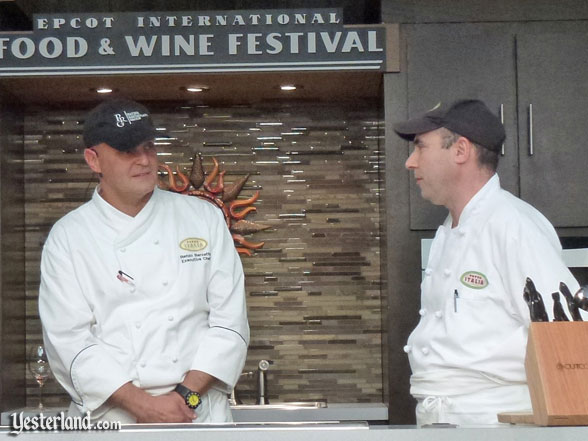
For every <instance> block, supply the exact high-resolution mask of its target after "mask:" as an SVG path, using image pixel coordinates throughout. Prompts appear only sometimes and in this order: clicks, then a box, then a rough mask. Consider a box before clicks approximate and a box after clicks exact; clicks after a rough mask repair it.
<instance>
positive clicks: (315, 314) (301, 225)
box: [25, 101, 384, 404]
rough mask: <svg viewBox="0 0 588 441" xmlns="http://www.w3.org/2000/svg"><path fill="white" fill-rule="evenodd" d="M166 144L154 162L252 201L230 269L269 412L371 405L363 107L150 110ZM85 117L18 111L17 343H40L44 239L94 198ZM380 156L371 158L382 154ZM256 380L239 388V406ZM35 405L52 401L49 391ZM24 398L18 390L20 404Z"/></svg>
mask: <svg viewBox="0 0 588 441" xmlns="http://www.w3.org/2000/svg"><path fill="white" fill-rule="evenodd" d="M150 107H151V109H152V110H153V112H154V119H155V121H156V123H157V125H158V126H160V127H165V128H166V129H167V132H168V134H169V135H171V136H172V138H171V139H170V140H169V143H170V144H169V145H162V150H163V151H164V153H166V154H164V155H161V156H160V160H161V161H162V162H168V163H169V164H170V165H172V164H173V166H174V168H175V166H176V165H179V166H180V167H181V169H182V170H184V171H186V172H189V170H190V167H191V164H192V158H193V155H194V153H195V152H201V153H202V155H203V158H204V166H205V169H206V170H207V171H210V170H211V169H212V157H215V158H217V159H218V161H219V162H220V164H221V169H222V170H226V172H227V173H226V175H225V182H226V183H228V184H230V183H232V182H233V181H234V180H235V179H237V178H239V177H241V176H243V175H245V174H247V173H251V177H250V178H249V180H248V181H247V184H246V185H245V187H244V189H243V191H242V192H241V197H242V198H246V197H249V196H251V195H253V194H254V192H255V191H256V190H259V191H260V197H259V199H258V201H257V202H256V203H255V204H254V206H255V207H256V208H257V211H256V212H255V213H251V214H250V215H249V216H248V217H247V219H248V220H251V221H254V222H256V223H260V224H264V225H267V226H269V227H270V228H269V229H267V230H265V231H261V232H258V233H255V234H252V235H250V236H247V239H248V240H250V241H253V242H259V241H263V242H265V245H264V247H263V248H261V249H259V250H257V252H256V253H255V255H254V256H252V257H243V258H242V261H243V266H244V269H245V274H246V289H247V303H248V311H249V320H250V326H251V345H250V348H249V354H248V358H247V363H246V366H245V372H248V371H255V370H256V369H257V364H258V362H259V360H261V359H268V360H271V361H272V362H273V364H272V365H271V367H270V369H269V373H268V393H269V398H270V401H273V402H277V401H301V400H327V401H328V402H381V401H382V395H383V387H382V384H383V379H382V345H381V343H382V338H383V330H382V298H381V296H382V287H383V283H384V281H383V277H382V272H381V265H382V264H383V262H381V255H380V250H381V248H382V246H383V244H382V242H383V239H382V238H381V234H380V223H381V219H380V216H381V213H382V206H381V203H380V200H381V197H382V195H381V191H382V189H383V188H384V184H383V182H382V181H381V179H382V176H383V173H380V166H381V164H383V157H382V155H383V152H382V151H381V147H382V146H383V122H382V121H381V120H380V118H379V112H378V110H379V109H378V107H379V103H378V102H376V101H369V102H353V103H331V104H311V103H285V104H284V103H282V104H274V103H270V104H262V105H256V106H239V107H226V108H219V107H216V108H212V107H199V106H196V105H183V104H182V105H178V104H174V105H165V106H163V105H161V104H154V105H151V106H150ZM84 114H85V112H79V111H55V110H53V111H46V110H39V111H31V112H29V113H28V116H27V118H26V120H25V133H26V136H25V177H26V193H25V194H26V204H25V209H26V224H27V225H26V261H27V339H28V342H29V344H33V343H35V342H37V341H39V340H40V324H39V320H38V315H37V309H36V308H37V302H36V299H37V293H38V285H39V270H38V267H39V258H40V251H41V246H42V243H43V241H44V240H45V238H46V235H47V233H48V231H49V228H50V227H51V225H52V224H53V222H55V220H57V219H58V218H59V217H61V216H62V215H63V214H65V213H66V212H67V211H69V210H71V209H72V208H75V207H77V206H78V205H80V204H81V203H83V202H84V201H86V200H87V199H88V198H89V197H90V195H91V192H92V190H93V188H94V186H95V182H96V181H95V179H94V177H93V176H92V175H91V173H90V172H89V171H88V169H87V167H86V165H85V163H84V161H83V156H82V150H83V149H82V142H81V138H80V136H81V125H80V122H81V121H82V120H83V116H84ZM382 148H383V147H382ZM255 383H256V382H255V378H254V377H249V378H248V377H245V378H243V379H242V380H241V382H240V384H239V387H238V391H239V392H240V396H241V398H242V400H243V401H244V402H246V403H247V402H254V400H255ZM47 392H48V398H47V399H48V403H49V404H56V403H59V402H64V401H65V400H66V397H64V395H63V394H62V392H61V390H60V388H59V387H58V386H57V385H56V384H55V381H52V382H50V383H49V384H48V385H47ZM35 393H36V391H35V389H34V383H33V381H32V379H30V381H29V388H28V395H29V404H35V402H36V395H35Z"/></svg>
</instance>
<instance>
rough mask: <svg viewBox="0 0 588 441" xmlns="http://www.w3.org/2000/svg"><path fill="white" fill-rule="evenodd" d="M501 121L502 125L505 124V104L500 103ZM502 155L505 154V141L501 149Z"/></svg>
mask: <svg viewBox="0 0 588 441" xmlns="http://www.w3.org/2000/svg"><path fill="white" fill-rule="evenodd" d="M500 122H501V123H502V126H504V104H501V105H500ZM500 155H501V156H504V143H502V148H501V149H500Z"/></svg>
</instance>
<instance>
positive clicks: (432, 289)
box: [394, 100, 579, 425]
mask: <svg viewBox="0 0 588 441" xmlns="http://www.w3.org/2000/svg"><path fill="white" fill-rule="evenodd" d="M394 130H395V131H396V133H397V134H398V135H399V136H401V137H402V138H404V139H406V140H408V141H411V142H412V143H413V144H414V150H413V151H412V153H411V154H410V156H409V158H408V159H407V161H406V164H405V166H406V168H407V169H408V170H410V171H411V172H412V173H413V174H414V178H415V179H416V183H417V185H418V186H419V188H420V190H421V194H422V196H423V198H425V199H427V200H429V201H431V202H432V203H433V204H435V205H443V206H444V207H446V208H447V209H448V210H449V215H448V216H447V219H446V220H445V222H444V223H443V225H441V226H440V227H439V229H438V230H437V233H436V235H435V239H434V241H433V243H432V245H431V249H430V253H429V259H428V263H427V266H426V269H425V271H424V277H423V281H422V284H421V309H420V311H419V314H420V316H421V317H420V321H419V323H418V325H417V327H416V328H415V329H414V331H413V332H412V334H411V335H410V337H409V339H408V343H407V345H406V346H405V348H404V350H405V352H407V354H408V357H409V361H410V365H411V369H412V376H411V393H412V395H413V396H414V397H415V398H416V399H417V407H416V417H417V423H418V424H420V425H422V424H431V423H453V424H458V425H480V424H489V425H496V424H499V423H498V419H497V413H500V412H507V411H525V410H529V411H530V409H531V401H530V397H529V391H528V387H527V383H526V375H525V368H524V358H525V348H526V343H527V332H528V327H529V322H530V317H529V309H528V307H527V304H526V303H525V300H524V298H523V289H524V287H525V280H526V278H527V277H529V278H531V279H532V280H533V281H534V282H535V286H536V287H537V290H538V291H539V292H543V293H544V294H545V295H544V296H543V299H544V301H545V305H546V308H547V310H548V312H549V314H550V315H551V314H552V313H551V311H552V302H551V295H550V294H551V293H552V292H554V291H557V290H558V287H559V284H560V282H564V283H566V284H567V285H568V286H569V287H571V289H572V290H573V291H575V290H576V289H578V287H579V286H578V283H577V281H576V280H575V279H574V277H573V276H572V274H571V273H570V271H569V270H568V268H567V267H566V265H565V264H564V262H563V261H562V258H561V251H562V249H561V245H560V242H559V240H558V237H557V234H556V232H555V230H554V228H553V226H552V225H551V224H550V223H549V221H548V220H547V219H546V218H545V217H544V216H543V215H542V214H541V213H539V212H538V211H537V210H536V209H534V208H533V207H532V206H530V205H529V204H527V203H526V202H524V201H522V200H520V199H519V198H517V197H515V196H513V195H512V194H511V193H509V192H507V191H505V190H503V189H502V188H501V187H500V180H499V177H498V174H497V173H496V169H497V166H498V159H499V154H500V149H501V146H502V143H503V142H504V139H505V132H504V127H503V125H502V123H501V122H500V120H499V119H498V118H497V116H496V115H494V114H493V113H492V112H491V111H490V110H489V109H488V107H487V106H486V105H485V104H484V103H483V102H482V101H479V100H459V101H457V102H454V103H452V104H451V105H439V106H437V107H436V108H434V109H432V110H430V111H428V112H426V113H425V114H423V115H420V116H418V117H416V118H414V119H410V120H408V121H404V122H399V123H397V124H396V125H395V126H394Z"/></svg>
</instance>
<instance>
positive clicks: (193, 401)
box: [186, 392, 200, 409]
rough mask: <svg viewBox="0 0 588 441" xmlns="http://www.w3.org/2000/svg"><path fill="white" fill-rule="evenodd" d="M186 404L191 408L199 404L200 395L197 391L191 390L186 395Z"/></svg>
mask: <svg viewBox="0 0 588 441" xmlns="http://www.w3.org/2000/svg"><path fill="white" fill-rule="evenodd" d="M186 404H188V406H189V407H191V408H192V409H196V408H197V407H198V405H199V404H200V396H199V395H198V394H197V393H194V392H191V393H189V394H188V395H187V396H186Z"/></svg>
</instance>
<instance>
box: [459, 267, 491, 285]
mask: <svg viewBox="0 0 588 441" xmlns="http://www.w3.org/2000/svg"><path fill="white" fill-rule="evenodd" d="M459 280H460V281H461V283H463V284H464V285H465V286H467V287H468V288H473V289H482V288H486V287H487V286H488V279H487V278H486V276H485V275H484V274H482V273H479V272H477V271H467V272H465V273H463V274H462V275H461V277H460V278H459Z"/></svg>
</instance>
